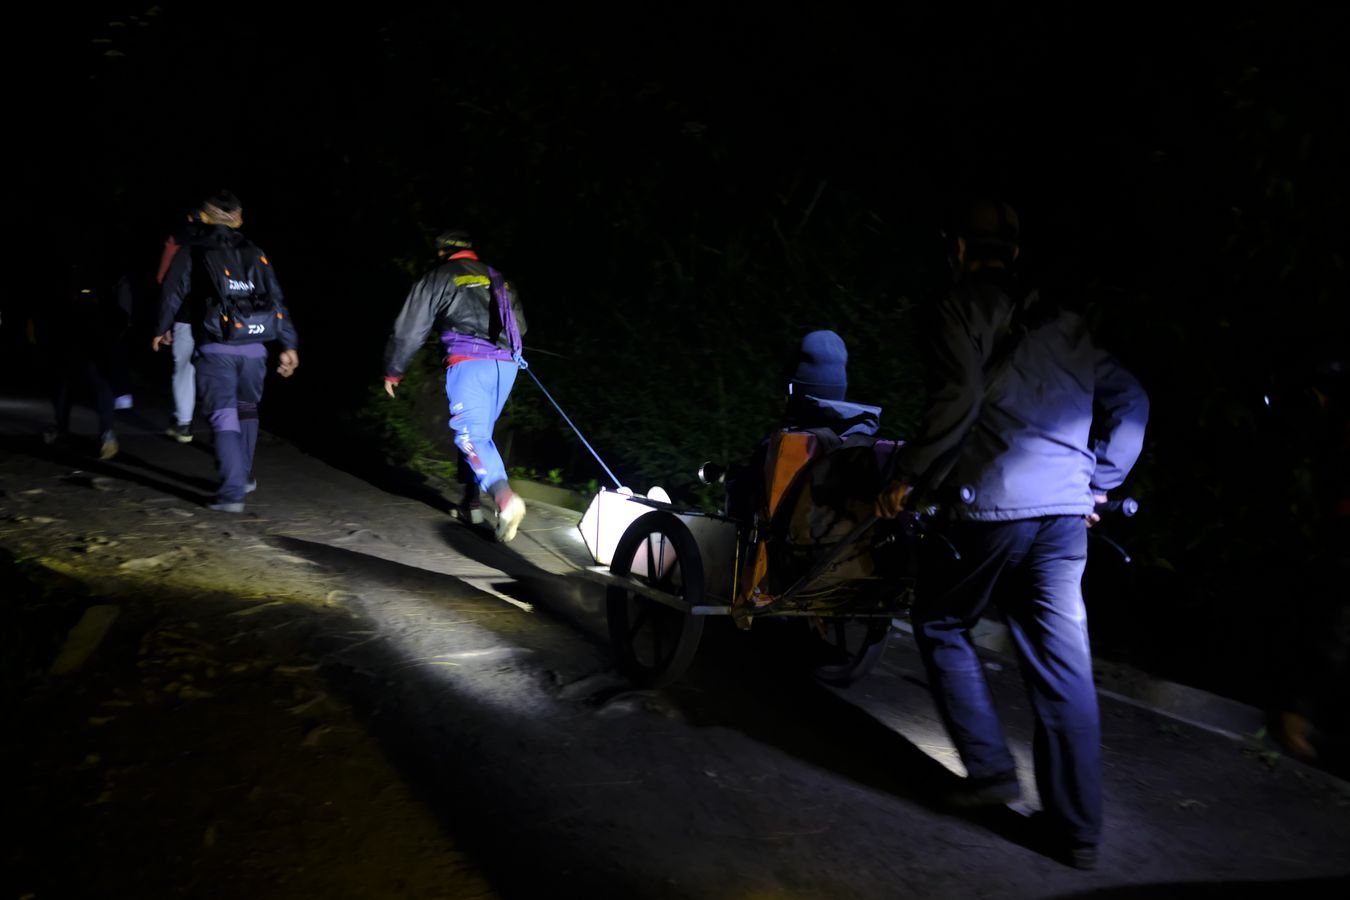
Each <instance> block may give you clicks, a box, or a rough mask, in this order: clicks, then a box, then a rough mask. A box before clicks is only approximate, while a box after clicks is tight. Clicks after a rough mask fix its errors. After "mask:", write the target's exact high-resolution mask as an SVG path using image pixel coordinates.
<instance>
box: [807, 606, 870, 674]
mask: <svg viewBox="0 0 1350 900" xmlns="http://www.w3.org/2000/svg"><path fill="white" fill-rule="evenodd" d="M807 622H808V623H809V624H810V627H811V633H812V634H813V635H814V636H815V649H816V653H815V654H814V655H813V656H812V660H813V665H814V666H815V676H816V678H817V679H819V680H820V681H823V682H825V683H826V684H832V685H834V686H835V687H848V686H849V685H851V684H853V683H854V682H856V681H859V680H860V679H862V678H863V677H864V676H865V675H867V673H868V672H871V671H872V669H873V668H875V667H876V664H877V663H878V662H880V661H881V654H882V653H884V652H885V650H886V637H887V635H889V634H890V633H891V620H890V619H873V618H868V619H851V618H826V617H822V616H816V617H812V618H810V619H808V620H807Z"/></svg>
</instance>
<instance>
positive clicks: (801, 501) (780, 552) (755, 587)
mask: <svg viewBox="0 0 1350 900" xmlns="http://www.w3.org/2000/svg"><path fill="white" fill-rule="evenodd" d="M847 367H848V348H847V347H846V346H845V344H844V340H843V338H841V337H840V336H839V335H838V334H836V333H835V332H833V331H828V330H821V331H812V332H810V333H808V334H807V335H806V336H805V337H803V338H802V341H801V344H800V346H799V347H798V348H797V351H796V354H795V357H794V360H793V365H792V368H791V374H790V375H789V377H788V383H787V404H786V406H785V408H784V410H783V417H782V424H781V426H780V427H779V428H778V429H776V430H775V431H773V432H772V433H771V434H769V435H768V436H767V437H765V439H764V440H763V441H762V442H761V443H760V445H759V447H758V448H757V449H756V451H755V454H754V456H753V458H752V459H751V462H750V464H749V465H748V466H746V467H745V468H744V469H742V470H739V472H738V473H737V477H735V478H733V479H732V481H731V483H730V484H729V485H728V501H729V503H728V505H729V512H730V513H731V515H732V516H733V517H735V518H739V519H741V520H742V521H747V522H753V523H754V529H753V533H754V535H755V537H754V541H753V545H752V546H749V547H747V548H745V549H746V553H745V560H744V564H743V566H742V569H741V572H740V577H739V580H738V584H737V589H736V596H735V605H736V607H737V608H738V610H741V612H740V613H738V614H737V615H736V619H737V621H738V623H740V624H741V625H742V626H743V627H748V624H749V618H750V613H752V612H753V611H754V609H756V608H759V607H762V606H764V605H766V604H768V603H770V602H772V600H773V598H774V596H775V595H776V594H777V593H778V592H779V591H781V589H782V588H783V586H784V585H785V584H786V583H787V580H788V579H791V578H792V577H793V574H794V573H795V572H796V570H797V569H799V568H800V566H799V565H794V564H793V558H795V559H796V560H797V561H798V562H800V560H801V558H802V557H803V556H809V555H810V553H811V552H813V551H814V550H816V549H818V548H820V547H821V546H822V545H827V544H831V543H837V542H838V541H840V540H842V539H843V538H844V537H845V536H846V535H847V534H849V533H850V532H851V531H852V530H853V528H854V526H856V525H857V524H858V523H859V522H862V521H865V520H868V519H869V518H870V516H871V512H872V509H873V504H874V502H875V498H876V496H877V492H878V490H879V489H880V487H881V485H882V484H883V483H884V477H883V476H884V475H885V472H886V468H887V464H888V462H889V459H890V456H891V454H892V453H893V452H894V450H895V448H896V446H897V445H896V443H895V442H893V441H878V440H877V439H876V433H877V430H878V429H879V428H880V426H881V408H880V407H877V406H867V405H864V404H861V403H851V402H849V401H847V400H845V399H844V397H845V394H846V393H847V390H848V372H847ZM827 457H828V458H829V463H828V464H824V463H823V461H824V460H825V459H826V458H827ZM814 461H822V464H818V465H808V464H809V463H812V462H814ZM870 572H871V559H870V555H868V554H865V553H864V554H859V555H856V556H854V557H852V558H844V559H841V560H840V562H839V564H838V566H836V567H835V568H834V569H833V570H832V572H831V578H832V580H835V581H840V580H846V579H848V578H853V577H862V576H865V575H867V574H870Z"/></svg>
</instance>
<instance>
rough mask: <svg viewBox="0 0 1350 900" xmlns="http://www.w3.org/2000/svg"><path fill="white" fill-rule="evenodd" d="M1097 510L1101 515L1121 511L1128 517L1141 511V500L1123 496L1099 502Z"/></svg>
mask: <svg viewBox="0 0 1350 900" xmlns="http://www.w3.org/2000/svg"><path fill="white" fill-rule="evenodd" d="M1096 510H1097V515H1099V516H1107V515H1111V514H1112V513H1120V514H1121V515H1122V516H1124V517H1125V518H1127V519H1128V518H1129V517H1130V516H1132V515H1134V514H1135V513H1137V512H1139V501H1138V500H1136V499H1134V498H1133V497H1122V498H1121V499H1119V500H1107V501H1106V502H1105V503H1098V504H1097V506H1096Z"/></svg>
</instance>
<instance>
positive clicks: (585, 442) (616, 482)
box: [515, 354, 623, 488]
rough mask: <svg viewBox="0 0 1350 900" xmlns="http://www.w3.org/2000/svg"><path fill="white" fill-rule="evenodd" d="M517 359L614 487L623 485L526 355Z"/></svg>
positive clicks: (517, 362)
mask: <svg viewBox="0 0 1350 900" xmlns="http://www.w3.org/2000/svg"><path fill="white" fill-rule="evenodd" d="M515 359H516V364H517V365H519V366H520V367H521V368H522V369H524V370H525V373H526V374H527V375H529V376H530V377H531V378H533V379H534V383H535V384H537V385H538V386H539V390H541V391H543V392H544V396H545V397H547V398H548V402H549V403H552V404H553V408H554V409H556V410H557V411H558V415H560V416H562V418H563V421H564V422H566V423H567V425H568V427H569V428H571V429H572V431H573V432H575V433H576V436H577V438H578V440H580V441H581V443H582V445H583V446H585V448H586V449H587V450H589V451H590V452H591V456H594V457H595V461H596V462H598V463H599V464H600V468H602V469H604V470H605V474H606V475H608V476H609V480H610V481H612V482H614V487H616V488H621V487H623V484H622V482H620V481H619V478H618V476H617V475H615V474H614V472H613V471H612V470H611V469H610V468H609V466H607V465H605V461H604V460H603V459H601V458H600V454H599V453H596V452H595V448H594V447H592V446H591V443H590V441H588V440H586V438H585V436H584V435H583V434H582V433H581V429H579V428H577V426H575V425H573V424H572V420H571V419H569V418H568V417H567V413H565V412H563V408H562V407H561V406H559V405H558V401H557V400H554V399H553V395H552V394H550V393H549V392H548V388H546V387H544V384H543V382H541V381H540V380H539V376H538V375H536V374H534V370H532V369H531V368H530V367H529V364H528V363H526V362H525V359H524V357H522V356H520V355H519V354H517V355H516V357H515Z"/></svg>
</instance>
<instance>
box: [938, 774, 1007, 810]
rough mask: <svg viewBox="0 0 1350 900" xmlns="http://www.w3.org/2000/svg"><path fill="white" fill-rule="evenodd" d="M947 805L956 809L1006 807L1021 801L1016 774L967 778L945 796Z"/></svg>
mask: <svg viewBox="0 0 1350 900" xmlns="http://www.w3.org/2000/svg"><path fill="white" fill-rule="evenodd" d="M945 799H946V801H947V805H948V806H951V807H954V808H956V809H977V808H979V807H982V806H1007V805H1008V804H1009V803H1016V802H1017V801H1018V800H1021V799H1022V786H1021V785H1020V784H1018V782H1017V773H1016V772H1000V773H999V774H997V775H986V776H985V777H983V778H967V779H965V781H964V783H963V784H962V785H961V786H960V787H958V788H956V789H955V790H952V791H950V792H949V793H948V794H947V796H946V798H945Z"/></svg>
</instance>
